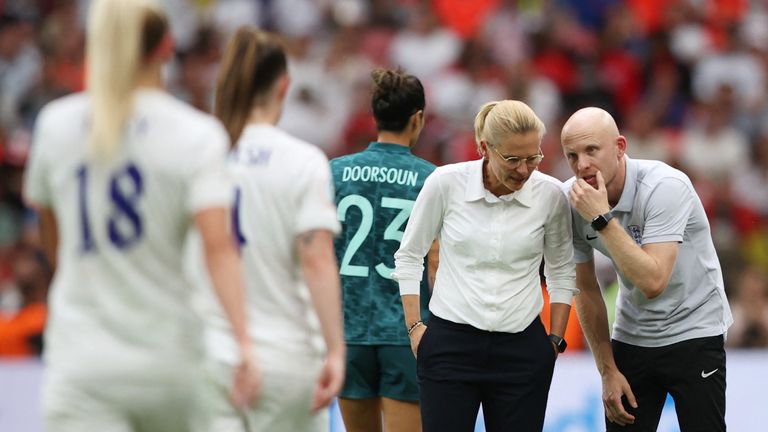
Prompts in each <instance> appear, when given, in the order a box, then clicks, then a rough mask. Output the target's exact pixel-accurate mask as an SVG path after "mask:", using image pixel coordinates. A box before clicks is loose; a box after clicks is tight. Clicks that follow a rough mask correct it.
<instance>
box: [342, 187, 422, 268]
mask: <svg viewBox="0 0 768 432" xmlns="http://www.w3.org/2000/svg"><path fill="white" fill-rule="evenodd" d="M352 206H355V207H357V208H359V209H360V212H361V213H362V218H361V220H360V226H359V227H357V231H356V232H355V234H354V235H353V236H352V240H350V242H349V245H347V250H346V251H345V252H344V256H343V257H342V259H341V267H340V269H339V273H340V274H341V275H343V276H355V277H368V271H369V269H368V267H367V266H361V265H354V264H350V262H351V261H352V258H353V257H354V256H355V253H357V251H358V249H360V246H361V245H362V244H363V241H365V239H366V238H367V237H368V234H370V232H371V226H372V225H373V205H372V204H371V202H370V201H369V200H368V199H367V198H365V197H364V196H361V195H356V194H353V195H347V196H345V197H344V198H343V199H342V200H341V201H339V207H338V210H337V211H338V219H339V221H341V222H345V221H346V218H347V210H349V208H350V207H352ZM381 207H383V208H391V209H399V210H400V212H398V213H397V215H395V217H394V218H393V219H392V221H391V222H390V223H389V225H387V228H386V229H385V230H384V238H383V239H384V240H394V241H397V242H399V241H401V240H402V239H403V231H401V230H400V228H401V227H402V226H403V224H404V223H405V221H407V220H408V218H409V217H410V216H411V210H412V209H413V201H412V200H407V199H401V198H389V197H382V198H381ZM374 269H375V270H376V273H378V274H379V276H381V277H383V278H385V279H392V272H393V271H394V270H395V269H393V268H389V267H387V266H386V265H385V264H384V263H378V264H377V265H376V266H375V267H374Z"/></svg>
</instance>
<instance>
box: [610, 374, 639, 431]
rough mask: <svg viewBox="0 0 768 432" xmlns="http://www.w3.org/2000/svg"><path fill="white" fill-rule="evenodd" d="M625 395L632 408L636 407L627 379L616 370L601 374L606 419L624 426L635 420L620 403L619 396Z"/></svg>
mask: <svg viewBox="0 0 768 432" xmlns="http://www.w3.org/2000/svg"><path fill="white" fill-rule="evenodd" d="M622 396H626V397H627V401H628V402H629V404H630V405H631V406H632V408H637V401H636V400H635V395H634V394H633V393H632V389H631V388H630V387H629V383H628V382H627V379H626V378H625V377H624V375H622V373H621V372H619V371H618V370H616V371H612V372H607V373H606V374H605V375H603V406H604V407H605V416H606V417H608V420H609V421H611V422H613V423H616V424H619V425H621V426H626V425H628V424H632V423H634V422H635V416H633V415H632V414H630V413H628V412H627V411H626V410H625V409H624V405H623V404H622V403H621V397H622Z"/></svg>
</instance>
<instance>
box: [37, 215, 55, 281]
mask: <svg viewBox="0 0 768 432" xmlns="http://www.w3.org/2000/svg"><path fill="white" fill-rule="evenodd" d="M37 215H38V217H39V218H40V241H41V242H42V243H43V250H44V251H45V256H46V257H47V258H48V262H49V263H50V264H51V269H52V270H53V271H56V261H57V250H58V248H59V228H58V223H57V222H56V216H55V215H54V214H53V210H51V209H50V208H47V207H46V208H42V207H41V208H38V209H37Z"/></svg>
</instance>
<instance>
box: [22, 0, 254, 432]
mask: <svg viewBox="0 0 768 432" xmlns="http://www.w3.org/2000/svg"><path fill="white" fill-rule="evenodd" d="M87 34H88V40H87V54H88V55H87V58H88V60H87V61H88V65H87V66H88V76H87V90H86V92H84V93H81V94H76V95H71V96H67V97H64V98H62V99H59V100H57V101H54V102H52V103H50V104H49V105H48V106H46V107H45V108H44V110H43V111H42V112H41V114H40V116H39V118H38V120H37V124H36V127H35V137H34V145H33V149H32V155H31V159H30V162H29V165H28V169H27V173H26V180H25V196H26V199H27V200H28V202H29V203H30V204H31V205H33V206H34V207H35V208H36V209H37V210H38V211H39V215H40V220H41V234H42V236H43V239H44V245H45V247H46V251H47V252H49V256H50V257H51V258H52V260H54V262H55V263H56V264H57V265H56V274H55V279H54V282H53V285H52V289H51V297H50V315H49V321H48V324H47V328H46V333H45V348H44V361H45V364H46V377H45V383H44V388H43V410H44V416H45V425H46V430H47V431H55V432H59V431H62V432H70V431H71V432H82V431H118V432H123V431H162V432H169V431H171V432H172V431H179V432H182V431H184V432H186V431H196V430H201V429H207V426H208V425H207V420H208V419H209V416H207V415H206V414H205V413H206V409H205V407H206V406H208V401H209V399H207V398H206V397H205V396H206V388H207V385H206V382H205V381H206V378H205V374H204V373H203V371H204V367H203V365H204V363H203V346H202V338H201V337H200V334H201V327H202V325H201V324H202V323H200V322H199V321H200V320H199V319H196V315H195V314H194V313H193V309H192V305H191V301H190V295H191V293H192V289H190V285H191V284H190V283H189V281H188V280H187V279H185V278H184V276H183V272H182V261H183V260H182V254H181V251H182V249H183V243H184V241H185V239H186V235H187V231H188V230H189V229H190V228H191V227H192V226H196V227H197V228H198V230H199V231H200V233H201V237H202V239H203V246H204V250H205V259H206V264H207V268H208V270H209V272H210V275H211V277H212V280H213V285H214V287H215V290H216V293H217V294H218V296H219V298H220V300H221V303H222V304H223V306H224V310H226V317H227V319H228V321H229V322H230V323H231V328H233V329H234V334H235V336H234V338H235V340H237V341H238V342H237V344H236V346H237V347H238V351H237V353H236V357H237V360H236V363H237V364H238V367H236V368H235V370H234V375H235V376H234V385H233V381H232V376H230V378H229V379H230V381H229V385H230V387H232V393H231V395H232V398H233V400H234V402H235V404H236V405H237V406H247V405H250V404H252V403H253V402H254V400H255V396H256V394H257V392H258V386H259V385H260V383H259V373H258V370H257V368H256V363H255V362H254V361H253V360H252V358H253V356H252V355H250V352H251V347H250V344H251V342H250V341H249V339H248V337H247V330H246V324H247V323H246V314H245V309H244V307H243V306H242V298H243V287H242V274H241V271H240V267H239V261H238V257H237V251H236V248H235V245H234V242H233V241H232V238H231V235H230V233H229V230H228V228H227V226H228V214H229V212H228V208H229V205H230V202H231V190H232V189H231V187H230V182H229V181H228V176H227V174H226V170H225V159H226V153H227V144H228V139H227V135H226V132H225V130H224V129H223V128H222V126H221V124H220V123H219V122H218V121H216V120H215V119H214V118H213V117H211V116H208V115H205V114H203V113H200V112H197V111H195V110H194V109H192V108H190V107H188V106H187V105H185V104H183V103H181V102H178V101H176V100H175V99H173V98H172V97H171V96H170V95H168V94H167V93H166V92H164V91H163V90H162V81H161V74H160V68H161V65H162V63H164V62H165V61H166V60H168V59H169V58H170V57H171V56H172V54H173V42H172V40H171V38H170V36H169V32H168V24H167V19H166V17H165V15H164V13H163V12H162V11H161V10H160V9H159V8H158V7H157V6H156V5H155V4H154V3H153V2H152V1H151V0H96V1H94V2H93V3H92V5H91V10H90V14H89V17H88V33H87Z"/></svg>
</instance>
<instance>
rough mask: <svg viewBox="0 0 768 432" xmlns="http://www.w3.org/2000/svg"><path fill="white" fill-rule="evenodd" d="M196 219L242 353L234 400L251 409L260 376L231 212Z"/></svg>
mask: <svg viewBox="0 0 768 432" xmlns="http://www.w3.org/2000/svg"><path fill="white" fill-rule="evenodd" d="M194 220H195V225H196V226H197V228H198V230H199V231H200V237H201V238H202V242H203V250H204V253H205V264H206V266H207V268H208V273H209V274H210V276H211V282H213V288H214V290H215V291H216V295H217V296H218V298H219V302H221V305H222V307H223V309H224V313H225V314H226V316H227V319H228V320H229V323H230V325H231V326H232V331H233V333H234V336H235V340H236V342H237V345H238V349H239V351H240V359H241V363H240V365H238V367H237V368H236V370H235V383H234V388H233V392H232V399H233V402H234V403H235V404H236V405H238V406H249V405H252V404H253V403H254V402H255V400H256V397H257V396H258V392H259V390H260V385H261V384H260V373H259V371H258V369H257V366H256V364H255V361H254V360H253V355H252V344H251V340H250V337H249V336H248V331H247V328H246V313H245V306H244V305H245V293H244V291H243V278H242V273H241V269H240V258H239V257H238V255H237V251H236V250H235V245H234V242H233V241H232V238H231V236H230V233H229V231H228V230H227V224H228V212H227V210H226V209H225V208H223V207H222V208H210V209H206V210H201V211H199V212H197V213H196V214H195V216H194Z"/></svg>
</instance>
